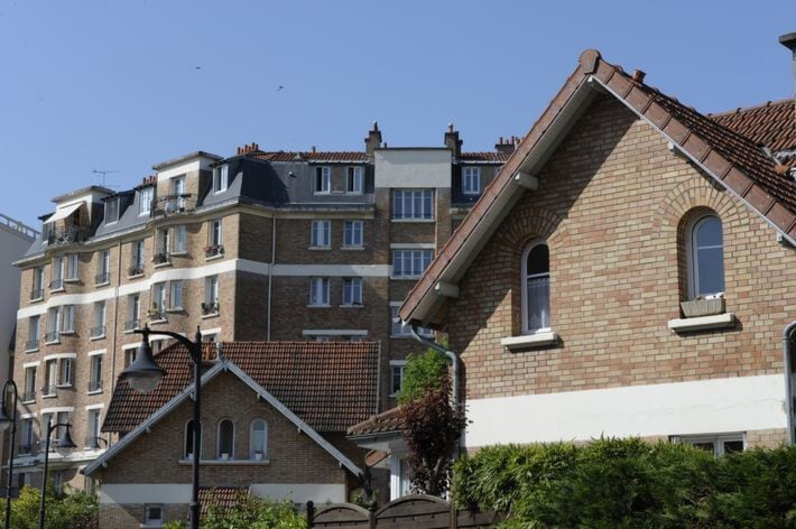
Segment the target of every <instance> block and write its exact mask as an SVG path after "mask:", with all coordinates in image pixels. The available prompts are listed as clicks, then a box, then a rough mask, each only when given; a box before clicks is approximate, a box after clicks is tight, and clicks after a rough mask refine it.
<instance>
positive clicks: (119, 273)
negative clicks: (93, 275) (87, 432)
mask: <svg viewBox="0 0 796 529" xmlns="http://www.w3.org/2000/svg"><path fill="white" fill-rule="evenodd" d="M117 247H118V248H119V258H118V259H117V260H116V286H115V287H114V293H113V341H112V342H111V395H113V392H114V390H116V347H117V345H118V338H117V336H116V335H117V333H118V331H119V302H120V299H119V287H121V286H122V241H121V240H120V241H119V244H118V245H117ZM100 376H102V374H100ZM97 433H99V432H97ZM111 446H113V436H112V435H109V436H108V439H107V441H106V444H105V448H106V449H108V448H110V447H111Z"/></svg>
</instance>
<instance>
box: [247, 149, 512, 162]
mask: <svg viewBox="0 0 796 529" xmlns="http://www.w3.org/2000/svg"><path fill="white" fill-rule="evenodd" d="M251 156H253V157H255V158H257V159H259V160H265V161H267V162H294V161H302V160H303V161H307V162H329V163H356V162H367V161H369V157H368V153H366V152H362V151H316V152H312V151H309V152H306V151H274V152H262V151H260V152H256V153H253V154H252V155H251ZM509 156H511V155H510V154H506V153H499V152H463V153H461V154H460V156H459V160H461V161H473V162H476V161H478V162H498V163H502V162H505V161H506V160H508V159H509Z"/></svg>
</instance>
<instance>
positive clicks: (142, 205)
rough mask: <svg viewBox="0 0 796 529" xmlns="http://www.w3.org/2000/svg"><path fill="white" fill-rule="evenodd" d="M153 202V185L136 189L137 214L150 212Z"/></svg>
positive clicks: (142, 214)
mask: <svg viewBox="0 0 796 529" xmlns="http://www.w3.org/2000/svg"><path fill="white" fill-rule="evenodd" d="M154 202H155V187H154V186H147V187H142V188H141V189H139V190H138V216H139V217H142V216H144V215H149V214H151V213H152V205H153V203H154Z"/></svg>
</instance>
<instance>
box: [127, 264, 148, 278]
mask: <svg viewBox="0 0 796 529" xmlns="http://www.w3.org/2000/svg"><path fill="white" fill-rule="evenodd" d="M143 273H144V265H133V266H131V267H130V268H128V269H127V275H128V276H131V277H132V276H140V275H142V274H143Z"/></svg>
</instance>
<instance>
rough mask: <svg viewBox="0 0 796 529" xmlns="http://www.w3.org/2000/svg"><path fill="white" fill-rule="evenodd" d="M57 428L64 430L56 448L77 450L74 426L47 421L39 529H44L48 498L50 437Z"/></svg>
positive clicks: (56, 442) (56, 443)
mask: <svg viewBox="0 0 796 529" xmlns="http://www.w3.org/2000/svg"><path fill="white" fill-rule="evenodd" d="M56 428H62V431H61V436H60V437H59V438H58V440H57V441H55V447H56V448H77V445H76V444H75V443H74V441H72V436H71V435H70V434H69V429H70V428H72V425H71V424H69V423H68V422H59V423H56V424H53V422H52V420H49V421H47V438H46V441H45V444H44V475H43V477H42V480H41V503H40V504H39V529H44V516H45V501H44V500H45V498H46V496H47V467H48V466H49V464H50V437H51V436H52V433H53V431H55V429H56Z"/></svg>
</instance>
